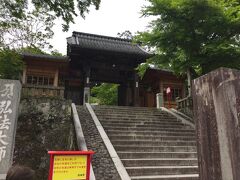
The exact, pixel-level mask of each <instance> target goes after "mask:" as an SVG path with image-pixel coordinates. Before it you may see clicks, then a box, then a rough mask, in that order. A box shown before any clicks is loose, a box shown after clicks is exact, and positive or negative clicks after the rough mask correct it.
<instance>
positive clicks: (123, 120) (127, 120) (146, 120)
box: [98, 117, 181, 123]
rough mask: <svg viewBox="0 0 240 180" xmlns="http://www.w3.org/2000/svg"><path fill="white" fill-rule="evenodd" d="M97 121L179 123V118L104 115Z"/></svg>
mask: <svg viewBox="0 0 240 180" xmlns="http://www.w3.org/2000/svg"><path fill="white" fill-rule="evenodd" d="M98 119H99V121H108V122H113V123H115V122H119V121H121V122H122V123H128V122H136V123H142V122H144V123H181V122H180V121H179V120H177V119H161V118H159V119H158V118H155V119H153V118H151V119H150V118H142V119H140V118H138V119H132V118H123V117H122V118H120V117H118V118H111V117H108V118H104V117H98Z"/></svg>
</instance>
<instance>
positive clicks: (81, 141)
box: [72, 103, 96, 180]
mask: <svg viewBox="0 0 240 180" xmlns="http://www.w3.org/2000/svg"><path fill="white" fill-rule="evenodd" d="M72 114H73V122H74V127H75V132H76V138H77V146H78V149H79V150H81V151H87V150H88V149H87V144H86V141H85V138H84V134H83V130H82V125H81V122H80V119H79V116H78V112H77V108H76V105H75V104H74V103H72ZM90 180H96V177H95V175H94V172H93V167H92V164H91V167H90Z"/></svg>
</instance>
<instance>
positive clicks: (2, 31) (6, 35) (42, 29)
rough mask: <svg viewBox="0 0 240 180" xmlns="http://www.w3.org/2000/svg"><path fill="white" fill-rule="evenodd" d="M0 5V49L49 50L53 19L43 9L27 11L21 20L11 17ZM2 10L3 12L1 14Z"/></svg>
mask: <svg viewBox="0 0 240 180" xmlns="http://www.w3.org/2000/svg"><path fill="white" fill-rule="evenodd" d="M3 8H4V5H3V4H0V10H1V14H0V47H9V48H12V49H21V48H25V47H38V48H41V49H49V48H51V45H50V44H49V42H48V40H49V39H51V38H52V37H53V34H54V33H53V31H52V27H53V25H54V22H53V21H54V20H55V17H54V16H53V15H51V14H50V13H48V12H47V11H46V10H44V9H38V10H33V11H28V12H26V13H25V14H23V15H22V17H21V18H17V17H14V16H11V12H9V10H6V9H3ZM2 10H3V12H2Z"/></svg>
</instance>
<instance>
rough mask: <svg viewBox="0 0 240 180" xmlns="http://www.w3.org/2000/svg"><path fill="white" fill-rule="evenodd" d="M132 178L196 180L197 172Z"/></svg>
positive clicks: (134, 178) (144, 179)
mask: <svg viewBox="0 0 240 180" xmlns="http://www.w3.org/2000/svg"><path fill="white" fill-rule="evenodd" d="M131 179H132V180H198V179H199V175H198V174H177V175H157V176H132V177H131Z"/></svg>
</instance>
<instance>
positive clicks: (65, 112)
mask: <svg viewBox="0 0 240 180" xmlns="http://www.w3.org/2000/svg"><path fill="white" fill-rule="evenodd" d="M76 149H77V146H76V141H75V131H74V125H73V121H72V115H71V102H70V101H65V100H60V99H49V98H27V99H22V100H21V104H20V111H19V118H18V125H17V134H16V143H15V151H14V163H15V164H20V165H26V166H29V167H31V168H32V169H34V170H35V171H36V175H37V178H36V179H37V180H46V179H47V178H48V169H49V155H48V151H49V150H76Z"/></svg>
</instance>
